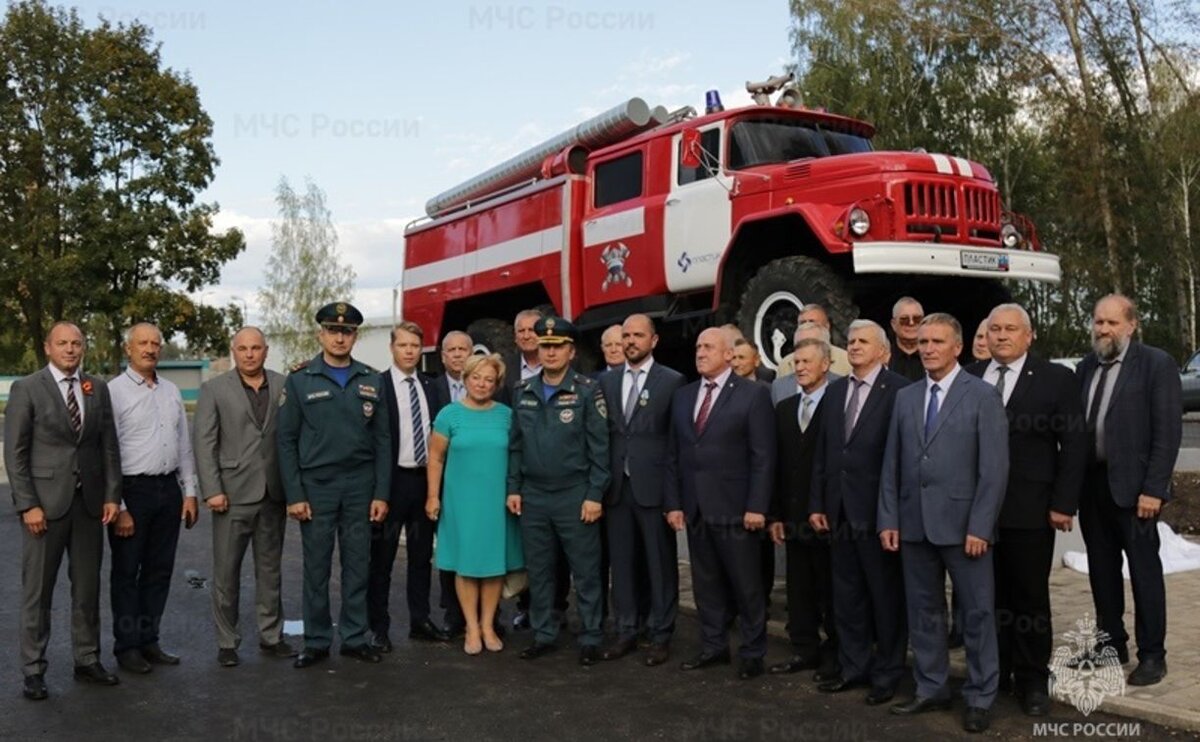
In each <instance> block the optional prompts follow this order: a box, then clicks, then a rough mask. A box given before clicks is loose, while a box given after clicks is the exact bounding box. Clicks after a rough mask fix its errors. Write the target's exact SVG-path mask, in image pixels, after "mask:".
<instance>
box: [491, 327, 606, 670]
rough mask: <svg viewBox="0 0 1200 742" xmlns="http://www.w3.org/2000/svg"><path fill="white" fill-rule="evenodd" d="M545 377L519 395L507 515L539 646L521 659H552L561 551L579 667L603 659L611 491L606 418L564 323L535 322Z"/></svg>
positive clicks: (535, 379)
mask: <svg viewBox="0 0 1200 742" xmlns="http://www.w3.org/2000/svg"><path fill="white" fill-rule="evenodd" d="M535 330H536V332H537V335H538V344H539V347H538V359H539V360H540V361H541V364H542V369H541V372H540V373H538V375H536V376H531V377H529V378H528V379H525V380H524V381H522V382H520V383H519V384H517V386H516V387H514V389H513V424H512V433H511V437H510V444H509V460H508V492H509V495H508V507H509V510H511V511H512V512H514V513H516V514H517V515H520V516H521V539H522V541H523V543H524V546H525V564H526V567H527V568H528V570H529V592H530V611H529V613H530V623H531V625H532V627H533V631H534V637H533V644H531V645H529V647H527V648H526V649H525V650H524V651H522V652H521V658H522V659H527V660H529V659H536V658H537V657H541V656H542V655H544V654H546V653H548V652H551V651H553V650H554V648H555V645H554V641H555V639H557V638H558V630H559V623H558V621H556V620H555V619H554V615H553V608H554V586H555V579H554V572H555V569H554V568H555V561H556V551H557V548H558V545H559V544H561V545H562V550H563V551H564V552H565V553H566V556H567V562H568V563H569V564H570V567H571V576H572V578H573V579H574V581H575V594H576V604H577V605H578V608H579V618H580V620H581V621H582V622H583V632H582V633H581V634H580V637H579V643H580V653H579V662H580V664H583V665H585V666H587V665H593V664H595V663H596V662H597V661H598V660H599V658H600V650H599V646H600V641H601V639H602V638H603V633H602V631H601V622H602V621H601V602H602V601H603V599H604V596H603V595H602V592H601V589H600V525H599V523H598V521H599V520H600V516H601V513H602V507H601V502H602V501H603V499H604V492H605V490H606V489H607V488H608V467H609V461H608V410H607V408H606V407H605V403H604V393H603V392H601V391H600V386H599V384H597V383H596V382H594V381H592V380H591V379H589V378H588V377H586V376H584V375H583V374H580V373H577V372H576V371H574V370H572V369H571V360H572V359H573V358H574V357H575V335H576V333H575V327H574V326H573V325H572V324H571V323H570V322H568V321H567V320H565V319H563V318H561V317H543V318H541V319H539V320H538V321H537V324H536V325H535Z"/></svg>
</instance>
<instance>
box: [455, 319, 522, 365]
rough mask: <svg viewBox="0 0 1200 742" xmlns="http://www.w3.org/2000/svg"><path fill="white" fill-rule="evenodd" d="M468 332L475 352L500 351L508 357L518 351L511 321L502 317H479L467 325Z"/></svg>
mask: <svg viewBox="0 0 1200 742" xmlns="http://www.w3.org/2000/svg"><path fill="white" fill-rule="evenodd" d="M467 334H468V335H470V336H471V342H472V343H473V344H474V346H475V347H474V349H473V350H472V352H474V353H499V354H500V355H501V356H503V357H505V358H508V357H509V356H512V355H514V354H515V353H516V352H517V343H516V340H515V339H514V338H513V328H512V323H511V322H505V321H504V320H502V319H491V318H488V319H477V320H475V321H474V322H472V323H471V324H469V325H467Z"/></svg>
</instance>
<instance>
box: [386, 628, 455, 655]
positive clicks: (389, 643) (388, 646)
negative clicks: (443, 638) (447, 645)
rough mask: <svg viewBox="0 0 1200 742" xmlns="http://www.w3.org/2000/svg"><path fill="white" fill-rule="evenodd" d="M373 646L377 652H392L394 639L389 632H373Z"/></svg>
mask: <svg viewBox="0 0 1200 742" xmlns="http://www.w3.org/2000/svg"><path fill="white" fill-rule="evenodd" d="M414 631H415V629H414ZM447 636H449V634H447ZM371 646H372V647H373V648H374V649H375V651H377V652H380V653H382V654H390V653H391V651H392V640H391V639H390V638H389V637H388V635H387V634H371Z"/></svg>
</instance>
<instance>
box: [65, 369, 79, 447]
mask: <svg viewBox="0 0 1200 742" xmlns="http://www.w3.org/2000/svg"><path fill="white" fill-rule="evenodd" d="M63 381H64V382H66V385H67V415H69V416H70V417H71V430H74V431H75V435H79V432H80V431H81V430H83V417H82V416H80V414H79V400H78V399H76V397H75V377H74V376H68V377H67V378H65V379H63Z"/></svg>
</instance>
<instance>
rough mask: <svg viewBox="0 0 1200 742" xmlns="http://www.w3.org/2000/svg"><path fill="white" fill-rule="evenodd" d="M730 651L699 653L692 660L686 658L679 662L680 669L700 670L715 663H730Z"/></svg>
mask: <svg viewBox="0 0 1200 742" xmlns="http://www.w3.org/2000/svg"><path fill="white" fill-rule="evenodd" d="M728 664H729V652H728V651H725V652H713V653H712V654H699V655H697V656H695V657H693V658H692V659H690V660H685V661H683V662H681V663H679V669H680V670H700V669H703V668H705V667H711V666H713V665H728Z"/></svg>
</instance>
